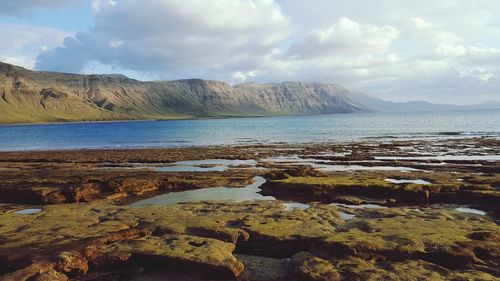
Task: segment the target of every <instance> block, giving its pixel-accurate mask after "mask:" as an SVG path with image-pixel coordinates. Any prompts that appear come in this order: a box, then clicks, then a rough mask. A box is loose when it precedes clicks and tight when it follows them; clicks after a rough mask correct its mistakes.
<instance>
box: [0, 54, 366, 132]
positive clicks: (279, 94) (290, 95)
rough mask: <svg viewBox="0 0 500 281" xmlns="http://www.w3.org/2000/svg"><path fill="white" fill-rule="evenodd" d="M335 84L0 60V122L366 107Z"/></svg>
mask: <svg viewBox="0 0 500 281" xmlns="http://www.w3.org/2000/svg"><path fill="white" fill-rule="evenodd" d="M349 93H350V92H349V91H348V90H347V89H345V88H343V87H341V86H338V85H335V86H333V85H329V84H323V85H322V86H321V85H316V84H310V83H305V82H283V83H277V84H272V85H271V84H269V85H267V84H266V85H264V84H263V85H262V86H261V88H260V89H259V90H256V89H249V88H248V86H245V85H241V86H240V85H236V86H231V85H229V84H227V83H225V82H220V81H214V80H203V79H182V80H172V81H139V80H135V79H131V78H128V77H126V76H124V75H120V74H110V75H108V74H106V75H98V74H90V75H84V74H72V73H59V72H39V71H32V70H28V69H25V68H22V67H18V66H14V65H9V64H4V63H0V122H1V123H23V122H63V121H105V120H128V119H131V120H134V119H178V118H182V119H186V118H210V117H236V116H239V117H244V116H276V115H307V114H325V113H352V112H368V111H370V110H369V109H368V108H366V107H364V106H363V105H361V104H359V103H357V102H355V101H353V100H351V99H350V97H349Z"/></svg>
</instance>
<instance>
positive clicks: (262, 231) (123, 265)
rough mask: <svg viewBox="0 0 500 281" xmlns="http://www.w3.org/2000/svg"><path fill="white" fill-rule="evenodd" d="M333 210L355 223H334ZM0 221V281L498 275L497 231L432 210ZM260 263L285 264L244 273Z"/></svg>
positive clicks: (264, 209)
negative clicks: (173, 275)
mask: <svg viewBox="0 0 500 281" xmlns="http://www.w3.org/2000/svg"><path fill="white" fill-rule="evenodd" d="M341 211H342V212H349V213H351V214H353V215H355V216H356V218H354V219H350V220H344V219H342V218H341V216H340V212H341ZM68 218H71V220H68ZM0 221H1V225H0V237H1V239H2V241H1V242H2V243H1V246H0V260H1V264H2V266H1V267H0V268H1V270H2V272H1V274H3V277H2V279H1V280H66V279H67V278H78V279H83V280H116V278H118V280H126V279H132V278H134V277H138V276H143V275H144V276H145V275H147V274H151V273H152V272H155V270H160V271H161V270H168V272H183V273H186V272H188V273H192V274H191V275H193V274H194V276H195V277H196V278H198V279H193V280H208V279H211V278H216V279H224V280H233V279H235V278H239V279H240V280H258V279H254V278H255V276H260V275H269V276H273V274H274V275H280V276H281V277H280V278H281V279H278V280H337V279H339V278H340V279H342V280H365V278H368V277H370V278H375V279H377V278H383V279H388V280H397V278H398V275H399V274H405V275H406V276H410V275H408V274H412V276H429V278H430V277H433V278H434V277H435V278H442V279H453V278H455V279H457V280H462V279H463V280H467V278H472V279H475V280H493V279H494V278H495V276H497V277H498V276H499V274H500V272H499V271H498V268H500V267H499V266H500V265H499V264H498V261H499V260H500V259H499V258H500V250H499V249H500V238H499V237H500V232H499V228H498V226H497V225H496V223H495V222H494V221H492V220H491V219H489V218H488V217H480V216H476V215H468V214H462V213H458V212H456V211H453V210H450V211H446V210H443V209H437V208H422V209H420V210H411V209H407V208H390V209H376V210H363V209H349V208H345V207H329V206H325V205H321V204H317V205H313V206H312V207H311V208H309V209H307V210H295V211H286V210H285V208H284V207H283V206H282V205H281V204H277V202H266V201H261V202H248V203H223V202H220V203H217V202H212V203H190V204H178V205H175V206H170V207H153V206H150V207H137V208H130V207H117V206H112V205H109V204H106V203H97V202H96V203H91V204H84V205H82V204H65V205H57V206H46V207H44V209H43V211H41V212H40V213H37V214H33V215H22V214H14V213H4V214H2V215H0ZM240 256H241V257H240ZM266 259H270V260H271V261H273V262H282V263H284V264H285V265H286V266H284V267H283V266H282V267H279V266H278V267H277V268H276V269H272V268H266V267H264V268H260V269H259V267H257V268H255V267H253V266H255V264H258V262H259V261H262V260H264V261H265V260H266ZM247 265H248V268H247V267H246V266H247ZM252 265H253V266H252ZM251 271H257V272H260V273H258V274H257V273H255V272H254V274H250V276H248V274H249V272H251ZM268 271H269V272H268ZM165 274H167V273H165ZM259 274H260V275H259ZM245 276H246V277H245ZM252 276H253V277H252ZM44 278H45V279H44ZM56 278H58V279H56ZM113 278H115V279H113ZM183 278H184V277H183ZM185 278H188V277H185ZM189 278H194V277H192V276H191V277H189ZM245 278H246V279H245ZM263 278H264V277H263ZM293 278H295V279H293ZM137 280H140V279H137ZM186 280H190V279H186ZM260 280H273V279H265V278H264V279H260ZM274 280H276V279H274Z"/></svg>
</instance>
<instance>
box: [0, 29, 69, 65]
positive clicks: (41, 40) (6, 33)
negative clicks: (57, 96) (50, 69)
mask: <svg viewBox="0 0 500 281" xmlns="http://www.w3.org/2000/svg"><path fill="white" fill-rule="evenodd" d="M69 35H70V33H68V32H63V31H60V30H57V29H53V28H46V27H38V26H31V25H20V24H0V38H4V39H8V40H0V61H4V62H7V63H12V64H16V65H20V66H24V67H27V68H33V67H34V64H35V61H36V57H37V55H38V53H39V52H40V51H43V50H48V49H50V48H54V47H57V46H59V45H62V42H63V39H64V38H65V37H66V36H69Z"/></svg>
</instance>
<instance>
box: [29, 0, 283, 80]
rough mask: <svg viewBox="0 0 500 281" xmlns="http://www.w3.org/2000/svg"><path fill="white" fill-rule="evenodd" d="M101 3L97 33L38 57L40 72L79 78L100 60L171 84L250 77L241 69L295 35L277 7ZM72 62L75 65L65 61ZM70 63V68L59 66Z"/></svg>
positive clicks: (252, 0)
mask: <svg viewBox="0 0 500 281" xmlns="http://www.w3.org/2000/svg"><path fill="white" fill-rule="evenodd" d="M98 2H99V3H100V4H99V9H98V10H97V13H96V15H95V26H94V27H93V28H92V29H91V30H90V31H89V32H80V33H78V34H77V35H76V40H68V41H67V43H68V44H65V46H64V47H63V48H59V49H55V50H51V51H49V52H43V53H41V54H40V57H39V59H38V62H37V68H40V69H51V68H53V67H54V66H55V65H54V62H55V63H57V66H58V67H60V68H62V69H64V70H66V71H80V70H81V69H82V67H83V66H84V65H85V62H86V61H88V60H98V61H100V62H101V63H103V64H112V65H116V66H119V67H125V68H130V69H132V70H138V71H161V72H163V73H164V74H166V76H167V77H184V76H188V75H189V76H196V75H200V76H202V77H206V76H207V75H209V74H213V73H217V72H227V73H233V72H235V71H251V70H252V69H244V68H245V66H242V69H237V68H238V67H237V66H236V65H237V64H241V63H242V62H243V64H244V63H245V62H248V64H251V61H252V60H255V59H258V58H259V57H262V56H265V55H266V54H268V53H269V52H270V51H271V50H272V49H273V48H275V47H276V46H277V45H278V44H280V43H281V41H282V40H284V39H285V38H287V36H288V35H289V34H290V32H291V26H290V23H289V20H288V19H287V17H285V15H283V13H282V12H281V9H280V7H279V6H278V5H276V4H275V3H274V2H273V1H272V0H218V1H201V0H191V1H184V0H182V1H181V0H164V1H153V0H144V1H138V0H122V1H117V2H113V3H114V4H107V5H104V4H103V3H110V2H109V1H98ZM94 3H95V2H94ZM118 42H119V44H118ZM69 54H74V55H75V56H76V58H74V59H73V60H72V61H69V60H67V58H69ZM65 60H66V61H67V62H68V65H66V66H64V65H60V62H61V61H65Z"/></svg>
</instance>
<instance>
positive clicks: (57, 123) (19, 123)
mask: <svg viewBox="0 0 500 281" xmlns="http://www.w3.org/2000/svg"><path fill="white" fill-rule="evenodd" d="M467 111H500V108H485V109H449V110H422V111H370V112H346V113H327V114H323V113H314V114H275V115H274V114H270V115H249V116H239V115H234V116H207V117H199V116H186V117H185V118H184V117H172V118H168V117H167V118H150V119H116V120H100V121H99V120H91V121H54V122H32V123H30V122H17V123H4V122H2V121H0V127H10V126H12V127H14V126H36V125H59V124H93V123H127V122H153V121H190V120H218V119H246V118H280V117H304V116H322V115H332V116H335V115H359V114H414V113H432V112H436V113H439V112H467Z"/></svg>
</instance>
